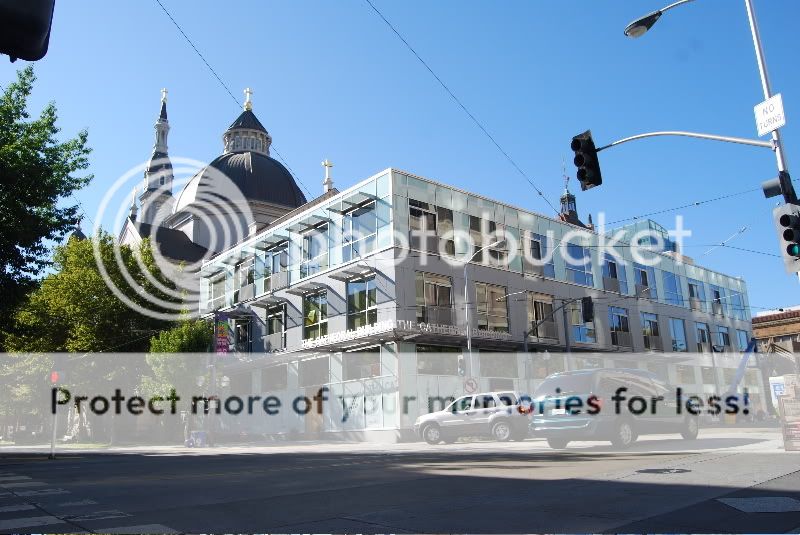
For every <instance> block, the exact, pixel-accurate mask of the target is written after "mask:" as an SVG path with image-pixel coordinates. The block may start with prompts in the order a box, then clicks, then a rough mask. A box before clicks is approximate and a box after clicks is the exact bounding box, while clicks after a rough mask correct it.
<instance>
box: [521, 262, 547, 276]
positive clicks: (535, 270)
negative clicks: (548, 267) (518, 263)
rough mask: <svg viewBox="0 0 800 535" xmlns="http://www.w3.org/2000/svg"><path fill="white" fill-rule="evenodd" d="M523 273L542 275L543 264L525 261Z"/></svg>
mask: <svg viewBox="0 0 800 535" xmlns="http://www.w3.org/2000/svg"><path fill="white" fill-rule="evenodd" d="M525 274H526V275H533V276H534V277H544V266H543V265H541V264H534V263H532V262H528V261H525Z"/></svg>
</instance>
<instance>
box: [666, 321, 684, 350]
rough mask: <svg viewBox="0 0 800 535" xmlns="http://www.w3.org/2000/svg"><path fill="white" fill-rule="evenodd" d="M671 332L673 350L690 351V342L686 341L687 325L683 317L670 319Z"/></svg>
mask: <svg viewBox="0 0 800 535" xmlns="http://www.w3.org/2000/svg"><path fill="white" fill-rule="evenodd" d="M669 334H670V336H672V350H673V351H689V344H688V343H687V342H686V325H685V324H684V322H683V320H682V319H679V318H670V319H669Z"/></svg>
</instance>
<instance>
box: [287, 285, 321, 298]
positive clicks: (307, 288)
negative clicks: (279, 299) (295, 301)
mask: <svg viewBox="0 0 800 535" xmlns="http://www.w3.org/2000/svg"><path fill="white" fill-rule="evenodd" d="M327 288H328V286H327V285H325V284H322V283H320V282H305V283H303V284H298V285H297V286H295V287H293V288H289V289H287V290H285V292H286V293H288V294H292V295H300V296H303V295H306V294H307V293H311V292H316V291H317V290H324V289H327Z"/></svg>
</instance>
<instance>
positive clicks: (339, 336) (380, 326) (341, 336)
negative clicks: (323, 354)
mask: <svg viewBox="0 0 800 535" xmlns="http://www.w3.org/2000/svg"><path fill="white" fill-rule="evenodd" d="M394 329H398V330H402V331H413V332H415V333H423V334H444V335H449V336H466V335H467V330H466V329H465V328H463V327H457V326H455V325H440V324H438V323H419V322H416V321H407V320H397V321H394V320H386V321H380V322H378V323H375V324H373V325H365V326H364V327H359V328H358V329H353V330H349V331H341V332H337V333H332V334H328V335H325V336H321V337H319V338H314V339H313V340H303V344H302V348H303V349H311V348H314V347H320V346H325V345H328V344H335V343H339V342H349V341H351V340H357V339H359V338H363V337H365V336H370V335H374V334H382V333H385V332H387V331H392V330H394ZM472 336H473V337H476V338H491V339H493V340H509V339H511V333H507V332H502V331H490V330H486V329H472Z"/></svg>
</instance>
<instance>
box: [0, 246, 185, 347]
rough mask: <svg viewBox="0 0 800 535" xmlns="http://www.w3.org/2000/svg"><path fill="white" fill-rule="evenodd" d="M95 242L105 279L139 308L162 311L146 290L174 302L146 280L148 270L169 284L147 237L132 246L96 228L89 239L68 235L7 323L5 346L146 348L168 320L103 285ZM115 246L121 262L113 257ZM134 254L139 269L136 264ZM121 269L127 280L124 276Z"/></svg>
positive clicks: (104, 282) (165, 325)
mask: <svg viewBox="0 0 800 535" xmlns="http://www.w3.org/2000/svg"><path fill="white" fill-rule="evenodd" d="M93 242H97V245H98V249H99V252H100V258H101V259H102V263H103V265H104V266H105V267H106V270H107V273H108V279H109V280H110V281H111V282H112V283H113V284H114V286H116V287H117V288H118V289H119V290H120V291H121V292H122V293H123V294H124V295H125V296H126V297H127V298H128V299H130V300H131V301H132V302H133V303H135V304H137V305H139V306H140V307H141V308H143V309H147V310H153V311H156V312H163V311H165V310H163V309H159V308H156V307H155V306H154V305H153V304H152V303H150V302H148V301H147V299H146V297H145V296H146V295H151V296H156V297H159V298H161V299H163V300H165V301H170V302H178V301H179V299H176V298H174V297H170V296H168V295H166V294H165V293H164V292H162V291H160V290H159V289H158V288H157V287H156V286H155V285H154V283H153V282H151V281H150V280H149V279H148V276H147V275H148V273H149V274H150V275H151V276H152V277H154V278H155V280H156V281H158V282H160V283H161V284H163V285H164V286H165V287H167V288H172V287H173V285H172V283H170V282H169V281H168V280H166V279H165V278H164V277H163V276H162V275H161V272H160V271H159V270H158V267H157V266H156V263H155V259H154V258H153V254H152V250H151V248H150V242H149V240H143V241H142V243H141V244H140V245H139V247H138V249H136V250H134V249H132V248H131V247H129V246H127V245H116V244H115V241H114V239H113V238H112V237H111V236H110V235H108V234H106V233H102V232H101V233H100V234H99V235H98V236H95V237H93V238H92V239H91V240H79V239H75V238H70V239H69V241H68V242H67V243H66V244H64V245H62V246H58V247H56V248H55V254H54V256H53V267H54V270H55V271H54V273H52V274H50V275H48V276H46V277H45V278H44V279H42V281H41V283H40V285H39V287H38V288H36V289H35V290H34V291H33V292H31V294H30V295H29V296H28V298H27V299H26V300H25V302H23V303H22V305H20V307H19V309H18V310H17V312H16V314H15V316H14V318H13V321H12V327H11V329H9V331H8V332H7V333H6V345H7V347H8V348H9V350H10V351H18V352H80V353H82V352H109V351H114V352H131V351H134V352H146V351H147V349H148V348H149V346H150V343H149V340H150V338H151V337H152V336H153V334H154V333H157V332H160V331H162V330H164V329H168V328H170V327H171V326H172V325H173V323H172V322H170V321H166V320H163V319H156V318H152V317H150V316H148V315H145V314H142V313H140V312H138V311H136V310H134V309H132V308H131V307H129V306H128V305H127V304H126V303H124V302H123V301H121V300H120V299H119V298H118V297H117V296H116V295H114V293H113V292H112V290H111V289H110V288H109V287H108V286H107V285H106V281H105V280H104V279H103V275H102V274H101V272H100V270H99V268H98V266H97V262H96V260H95V256H94V249H93ZM116 248H119V254H120V257H121V258H122V266H120V265H118V264H117V262H116V259H115V249H116ZM137 258H138V259H140V260H141V262H142V264H143V265H144V268H145V269H142V267H140V265H139V262H138V261H137ZM123 269H124V271H126V272H127V273H128V274H129V275H130V277H131V279H132V280H133V285H131V284H130V283H129V282H128V281H126V279H125V277H124V275H123Z"/></svg>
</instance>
